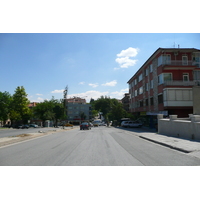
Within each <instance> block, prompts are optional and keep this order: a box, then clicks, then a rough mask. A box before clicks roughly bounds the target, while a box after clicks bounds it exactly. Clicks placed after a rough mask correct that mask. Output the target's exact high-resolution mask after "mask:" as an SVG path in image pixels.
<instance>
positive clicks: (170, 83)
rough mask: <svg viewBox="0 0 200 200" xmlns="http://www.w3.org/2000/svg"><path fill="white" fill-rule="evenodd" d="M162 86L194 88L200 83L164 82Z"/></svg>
mask: <svg viewBox="0 0 200 200" xmlns="http://www.w3.org/2000/svg"><path fill="white" fill-rule="evenodd" d="M164 85H165V86H196V85H200V81H180V80H175V81H165V82H164Z"/></svg>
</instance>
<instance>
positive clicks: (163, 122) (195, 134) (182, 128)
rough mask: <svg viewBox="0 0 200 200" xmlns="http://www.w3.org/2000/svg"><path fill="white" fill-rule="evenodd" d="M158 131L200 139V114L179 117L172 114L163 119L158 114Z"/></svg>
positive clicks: (169, 134)
mask: <svg viewBox="0 0 200 200" xmlns="http://www.w3.org/2000/svg"><path fill="white" fill-rule="evenodd" d="M158 133H159V134H164V135H168V136H174V137H180V138H185V139H195V140H200V115H192V114H190V116H189V118H186V119H183V118H181V119H179V118H177V115H170V118H169V119H163V115H162V114H159V115H158Z"/></svg>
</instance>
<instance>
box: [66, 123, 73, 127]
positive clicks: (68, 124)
mask: <svg viewBox="0 0 200 200" xmlns="http://www.w3.org/2000/svg"><path fill="white" fill-rule="evenodd" d="M65 126H67V127H73V124H70V123H67V124H65Z"/></svg>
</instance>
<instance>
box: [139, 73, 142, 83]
mask: <svg viewBox="0 0 200 200" xmlns="http://www.w3.org/2000/svg"><path fill="white" fill-rule="evenodd" d="M141 80H142V74H140V75H139V78H138V82H140V81H141Z"/></svg>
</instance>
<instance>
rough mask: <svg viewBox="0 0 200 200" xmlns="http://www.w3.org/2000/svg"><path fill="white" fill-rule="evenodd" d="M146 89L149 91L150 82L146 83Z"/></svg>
mask: <svg viewBox="0 0 200 200" xmlns="http://www.w3.org/2000/svg"><path fill="white" fill-rule="evenodd" d="M145 88H146V91H149V83H146V84H145Z"/></svg>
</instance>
